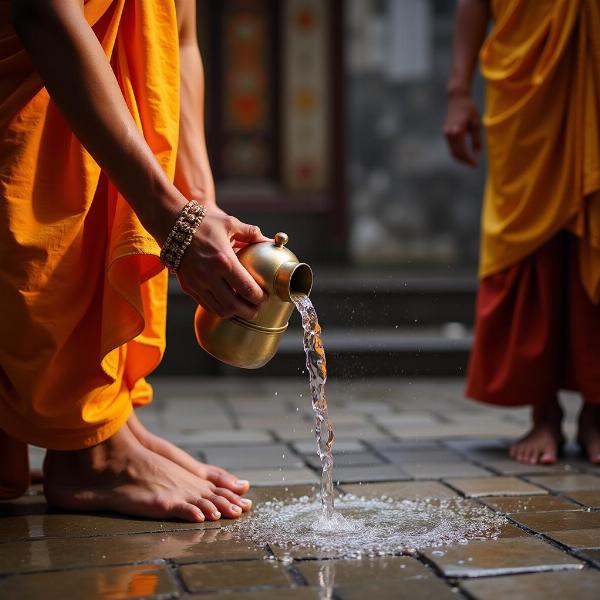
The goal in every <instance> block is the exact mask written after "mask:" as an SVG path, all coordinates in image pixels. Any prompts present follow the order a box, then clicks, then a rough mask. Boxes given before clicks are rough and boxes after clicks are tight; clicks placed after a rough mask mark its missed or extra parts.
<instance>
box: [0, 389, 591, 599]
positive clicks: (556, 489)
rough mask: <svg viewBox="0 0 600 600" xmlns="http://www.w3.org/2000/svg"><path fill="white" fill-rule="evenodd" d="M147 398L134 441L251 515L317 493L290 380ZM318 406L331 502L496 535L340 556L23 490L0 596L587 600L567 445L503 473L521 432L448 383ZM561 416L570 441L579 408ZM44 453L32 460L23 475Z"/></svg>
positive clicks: (578, 494) (314, 466) (582, 500)
mask: <svg viewBox="0 0 600 600" xmlns="http://www.w3.org/2000/svg"><path fill="white" fill-rule="evenodd" d="M155 389H156V399H155V402H154V403H153V404H152V405H151V406H148V407H145V408H143V409H140V416H141V418H142V420H143V421H144V422H145V423H146V425H147V427H148V428H149V429H151V430H152V431H155V432H157V433H159V434H161V435H163V436H165V437H167V438H169V439H171V440H172V441H174V442H176V443H178V444H180V445H181V446H183V447H185V448H186V449H187V450H188V451H189V452H191V453H192V454H194V455H195V456H197V457H198V458H200V459H202V460H205V461H208V462H214V463H218V464H220V465H222V466H224V467H226V468H228V469H230V470H232V471H234V472H235V473H236V474H237V475H238V476H240V478H244V479H249V480H250V481H251V482H252V483H253V489H252V491H251V492H250V497H251V498H252V499H253V501H254V504H255V508H256V511H257V512H258V511H259V510H260V507H261V506H268V504H267V503H268V502H271V504H273V502H272V501H273V499H276V500H278V501H283V502H284V504H286V503H289V502H294V501H297V500H294V499H297V498H301V497H304V496H307V495H308V496H312V495H314V494H315V493H316V489H317V488H316V486H317V484H318V461H317V458H316V453H315V441H314V439H313V438H312V433H311V411H310V405H309V399H308V395H307V386H306V383H305V382H304V381H302V380H293V381H284V380H262V379H256V380H254V379H251V380H243V381H241V380H211V379H195V380H192V379H188V380H183V379H175V380H167V379H161V380H156V381H155ZM328 396H329V402H330V414H331V416H332V418H333V421H334V425H335V430H336V443H335V445H334V451H335V472H334V479H335V481H336V482H337V486H336V487H337V493H338V494H354V495H355V496H357V497H359V498H364V499H365V500H368V499H374V498H375V499H377V498H378V499H381V498H382V497H385V498H386V499H388V501H394V502H400V503H401V502H402V501H406V502H408V501H411V502H417V501H423V500H426V501H427V502H428V503H429V504H430V505H431V506H434V505H435V503H436V502H437V503H443V502H446V503H448V502H454V501H455V502H458V503H461V505H462V506H469V507H471V509H473V510H476V511H479V512H478V514H483V513H485V514H489V515H490V516H491V517H493V518H495V519H497V521H498V522H501V523H502V524H501V525H499V526H498V528H497V530H496V532H495V535H494V537H493V538H489V539H479V540H475V541H468V543H465V540H459V541H457V542H456V543H451V544H446V545H444V544H442V545H439V544H436V543H432V544H431V545H429V546H424V547H418V548H398V550H397V551H396V552H394V553H393V554H392V555H386V556H368V555H363V556H362V557H361V558H359V559H356V558H354V559H353V558H343V557H340V556H339V555H336V554H335V553H331V552H327V551H325V550H323V549H320V548H318V547H314V546H313V547H310V546H307V547H303V546H302V545H292V546H288V547H281V546H279V545H278V544H277V543H275V542H271V543H270V542H269V540H268V539H261V540H260V541H252V539H246V538H240V536H239V534H238V530H239V528H240V524H239V523H238V524H234V523H233V522H231V521H225V520H223V521H219V522H214V523H213V522H210V523H203V524H199V525H198V524H188V523H183V522H159V521H152V520H144V519H132V518H126V517H120V516H118V515H111V514H97V515H89V514H65V513H60V512H57V511H53V510H51V509H49V508H48V507H47V505H46V503H45V501H44V496H43V495H42V492H41V488H40V486H39V485H34V486H32V488H31V490H30V493H29V494H28V495H27V496H25V497H23V498H21V499H19V500H16V501H11V502H2V503H0V598H2V599H4V600H9V599H13V598H18V599H21V598H23V599H27V600H29V599H34V600H35V599H37V598H43V599H44V600H54V599H61V600H63V599H68V600H71V599H75V600H77V599H84V600H94V599H97V598H98V599H99V598H110V599H112V600H118V599H129V598H202V599H206V600H208V599H210V598H219V599H223V600H225V599H234V598H235V599H238V598H239V599H240V600H268V599H279V598H283V599H285V600H295V599H298V600H304V599H312V598H315V599H316V598H336V599H339V600H353V599H369V600H371V599H375V598H377V599H381V600H385V599H387V598H394V599H396V598H410V599H412V598H436V599H442V600H443V599H445V598H476V599H480V600H496V599H504V598H510V599H511V600H520V599H527V600H536V599H542V598H543V599H544V600H552V599H554V598H557V599H558V598H560V599H562V598H577V600H587V599H592V598H593V599H594V600H595V599H597V598H599V597H600V595H599V594H600V591H599V590H600V468H598V467H592V466H590V465H589V464H587V463H586V462H585V461H584V460H583V459H582V458H581V456H580V455H579V454H578V453H577V449H576V448H575V447H574V446H568V447H567V449H566V451H565V455H564V457H563V459H562V460H561V462H560V463H559V464H557V465H554V466H549V467H541V466H525V465H519V464H516V463H514V462H512V461H511V460H509V459H508V457H507V451H506V448H507V445H508V443H509V441H510V440H511V439H514V438H515V437H517V436H520V435H522V434H523V433H524V432H525V431H526V429H527V424H528V412H527V409H510V410H500V409H494V408H489V407H485V406H480V405H477V404H475V403H472V402H469V401H467V400H464V399H463V398H462V382H461V381H460V380H450V381H438V380H436V381H425V380H420V381H413V382H409V381H406V380H383V379H376V380H363V381H361V382H332V383H331V384H330V385H329V394H328ZM563 404H564V407H565V409H566V413H567V422H566V432H567V434H568V436H569V437H570V439H572V438H573V435H574V426H575V416H576V412H577V410H578V407H579V400H578V399H577V398H576V397H565V398H564V399H563ZM42 457H43V454H42V451H41V450H39V449H32V451H31V461H32V465H33V466H39V465H40V464H41V460H42ZM244 518H247V517H244ZM373 518H374V519H377V516H374V517H373ZM243 525H244V523H242V524H241V526H242V529H243ZM406 525H407V527H408V526H409V525H410V524H406ZM279 538H280V536H279V534H278V533H277V532H275V531H273V540H278V539H279Z"/></svg>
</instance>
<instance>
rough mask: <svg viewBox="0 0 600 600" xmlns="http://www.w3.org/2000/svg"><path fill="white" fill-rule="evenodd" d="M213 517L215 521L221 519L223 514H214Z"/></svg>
mask: <svg viewBox="0 0 600 600" xmlns="http://www.w3.org/2000/svg"><path fill="white" fill-rule="evenodd" d="M212 516H213V519H219V518H220V517H221V513H220V512H214V513H213V514H212Z"/></svg>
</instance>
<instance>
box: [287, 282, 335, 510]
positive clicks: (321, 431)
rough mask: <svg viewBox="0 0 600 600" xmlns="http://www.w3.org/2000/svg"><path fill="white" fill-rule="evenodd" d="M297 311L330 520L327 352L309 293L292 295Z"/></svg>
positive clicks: (325, 507) (323, 499) (330, 428)
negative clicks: (301, 330)
mask: <svg viewBox="0 0 600 600" xmlns="http://www.w3.org/2000/svg"><path fill="white" fill-rule="evenodd" d="M291 298H292V301H293V302H294V304H295V305H296V308H297V309H298V312H299V313H300V315H301V316H302V328H303V329H304V352H305V353H306V370H307V371H308V378H309V387H310V397H311V401H312V409H313V413H314V415H315V438H316V440H317V454H318V455H319V458H320V460H321V468H322V470H321V503H322V505H323V513H324V515H325V517H326V518H327V519H332V518H333V517H334V506H333V453H332V448H333V439H334V434H333V424H332V422H331V420H330V419H329V411H328V408H327V398H326V397H325V382H326V381H327V363H326V361H325V349H324V348H323V342H322V340H321V326H320V325H319V319H318V317H317V311H316V310H315V307H314V306H313V304H312V302H311V301H310V298H309V297H308V296H307V295H306V294H299V293H295V294H292V295H291Z"/></svg>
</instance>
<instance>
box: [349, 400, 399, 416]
mask: <svg viewBox="0 0 600 600" xmlns="http://www.w3.org/2000/svg"><path fill="white" fill-rule="evenodd" d="M344 408H345V410H347V411H348V412H350V413H359V414H366V415H370V416H372V415H387V414H389V413H390V412H391V411H392V407H391V406H390V405H389V404H388V403H387V402H377V401H375V400H364V401H363V400H352V401H350V402H346V405H345V406H344Z"/></svg>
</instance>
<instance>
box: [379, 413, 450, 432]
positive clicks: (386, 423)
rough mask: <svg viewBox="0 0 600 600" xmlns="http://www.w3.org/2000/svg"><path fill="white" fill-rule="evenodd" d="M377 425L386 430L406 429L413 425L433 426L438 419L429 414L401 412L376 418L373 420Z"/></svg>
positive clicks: (438, 421)
mask: <svg viewBox="0 0 600 600" xmlns="http://www.w3.org/2000/svg"><path fill="white" fill-rule="evenodd" d="M373 420H374V421H375V422H376V423H378V424H379V425H381V426H383V427H385V428H388V427H394V428H397V429H403V428H404V429H406V428H409V429H410V428H411V427H414V426H415V425H419V426H420V425H435V424H437V423H440V419H439V418H438V417H437V416H436V415H434V414H432V413H430V412H403V413H395V414H391V415H390V414H386V415H382V416H376V417H374V419H373Z"/></svg>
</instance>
